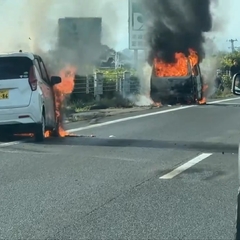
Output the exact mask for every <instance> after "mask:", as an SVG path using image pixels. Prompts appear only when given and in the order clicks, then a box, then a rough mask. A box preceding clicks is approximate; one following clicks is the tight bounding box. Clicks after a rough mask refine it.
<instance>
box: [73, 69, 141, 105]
mask: <svg viewBox="0 0 240 240" xmlns="http://www.w3.org/2000/svg"><path fill="white" fill-rule="evenodd" d="M139 88H140V83H139V79H138V78H137V77H136V76H133V75H131V74H130V72H124V73H123V74H117V73H116V74H106V75H104V74H103V73H95V74H93V75H87V76H86V75H85V76H76V77H75V87H74V90H73V92H72V94H71V99H72V100H75V101H77V100H85V101H86V100H87V101H90V100H93V99H96V100H100V99H101V98H105V97H106V98H112V97H114V96H115V95H116V93H119V94H121V95H122V97H123V98H126V97H127V96H128V95H133V94H138V93H139Z"/></svg>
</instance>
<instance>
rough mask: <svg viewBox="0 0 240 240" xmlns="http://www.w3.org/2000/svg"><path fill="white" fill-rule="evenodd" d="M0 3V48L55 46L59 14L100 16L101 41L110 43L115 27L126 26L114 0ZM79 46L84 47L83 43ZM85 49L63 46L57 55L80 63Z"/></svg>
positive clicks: (113, 40)
mask: <svg viewBox="0 0 240 240" xmlns="http://www.w3.org/2000/svg"><path fill="white" fill-rule="evenodd" d="M0 4H1V8H0V18H1V21H0V28H1V30H2V31H1V32H2V34H1V38H0V51H1V52H9V51H19V50H20V49H22V50H23V51H32V52H34V53H37V54H43V53H46V52H47V51H49V50H51V51H52V50H54V49H55V48H56V45H57V35H58V29H57V28H58V19H59V18H65V17H102V44H106V45H108V46H109V47H115V46H116V44H117V42H118V36H119V35H117V34H116V31H118V32H121V30H122V28H124V27H125V26H124V27H123V25H122V22H121V21H118V19H119V17H120V16H119V15H120V14H118V11H119V10H118V9H120V8H121V2H118V1H113V0H101V1H99V0H91V1H86V0H69V1H59V0H40V1H35V0H18V1H12V0H4V1H3V0H0ZM66 37H68V36H66ZM90 40H91V39H89V41H90ZM79 49H83V50H84V46H81V48H79ZM84 53H85V52H81V50H79V52H78V53H76V51H73V50H71V49H65V50H64V52H61V53H60V56H59V54H58V58H59V59H64V58H65V59H68V60H72V61H75V62H76V65H78V66H77V67H80V66H81V62H80V59H84V58H85V55H86V54H84ZM76 55H78V56H81V58H79V57H76Z"/></svg>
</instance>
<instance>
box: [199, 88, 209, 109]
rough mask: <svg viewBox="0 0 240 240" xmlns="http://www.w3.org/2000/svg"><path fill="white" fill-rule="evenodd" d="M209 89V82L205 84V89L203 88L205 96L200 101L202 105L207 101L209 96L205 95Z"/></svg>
mask: <svg viewBox="0 0 240 240" xmlns="http://www.w3.org/2000/svg"><path fill="white" fill-rule="evenodd" d="M207 89H208V85H207V84H204V85H203V89H202V91H203V98H202V99H201V100H200V101H198V103H199V104H201V105H202V104H206V103H207V98H206V96H205V95H206V91H207Z"/></svg>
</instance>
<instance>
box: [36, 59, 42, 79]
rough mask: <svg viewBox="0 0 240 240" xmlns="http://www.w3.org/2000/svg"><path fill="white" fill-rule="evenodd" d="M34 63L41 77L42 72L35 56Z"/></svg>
mask: <svg viewBox="0 0 240 240" xmlns="http://www.w3.org/2000/svg"><path fill="white" fill-rule="evenodd" d="M34 65H35V67H36V68H37V70H38V72H39V74H40V75H41V77H42V73H41V70H40V66H39V62H38V60H37V59H36V58H35V59H34Z"/></svg>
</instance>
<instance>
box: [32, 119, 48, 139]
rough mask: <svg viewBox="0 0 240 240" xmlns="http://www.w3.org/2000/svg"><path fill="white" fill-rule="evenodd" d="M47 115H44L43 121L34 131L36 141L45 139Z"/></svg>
mask: <svg viewBox="0 0 240 240" xmlns="http://www.w3.org/2000/svg"><path fill="white" fill-rule="evenodd" d="M45 123H46V122H45V116H44V114H43V115H42V121H41V123H40V124H38V125H37V127H36V131H35V133H34V138H35V142H43V141H44V139H45V127H46V125H45Z"/></svg>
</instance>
